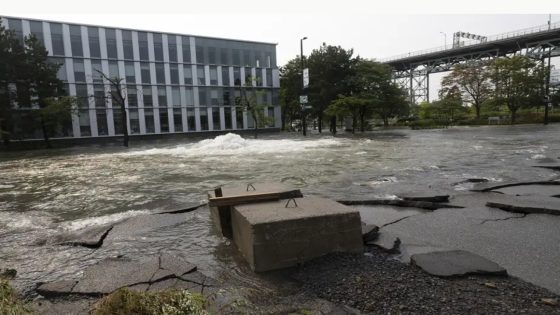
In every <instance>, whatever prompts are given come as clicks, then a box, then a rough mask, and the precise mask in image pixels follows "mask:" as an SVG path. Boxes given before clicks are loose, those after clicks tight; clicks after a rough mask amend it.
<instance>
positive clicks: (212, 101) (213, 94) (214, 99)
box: [210, 89, 220, 106]
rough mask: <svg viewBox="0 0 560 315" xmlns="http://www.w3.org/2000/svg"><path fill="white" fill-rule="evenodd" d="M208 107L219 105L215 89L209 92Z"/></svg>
mask: <svg viewBox="0 0 560 315" xmlns="http://www.w3.org/2000/svg"><path fill="white" fill-rule="evenodd" d="M210 105H212V106H216V105H220V99H219V98H218V90H217V89H212V90H210Z"/></svg>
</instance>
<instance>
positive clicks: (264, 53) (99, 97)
mask: <svg viewBox="0 0 560 315" xmlns="http://www.w3.org/2000/svg"><path fill="white" fill-rule="evenodd" d="M2 21H3V23H4V25H5V26H6V27H7V28H8V29H11V30H14V31H15V32H16V34H17V35H18V37H21V38H22V40H23V38H24V36H28V35H30V34H33V35H35V36H36V37H37V38H38V39H39V41H40V42H42V43H44V44H45V47H48V49H49V50H50V51H49V52H48V54H49V61H51V62H53V63H57V64H60V65H61V67H60V69H59V72H58V76H59V78H60V79H61V80H63V81H64V83H65V84H66V86H67V91H68V94H69V95H72V96H77V97H78V98H79V108H78V111H76V113H75V114H74V115H73V116H72V122H71V126H67V128H68V129H69V131H68V130H66V131H64V132H61V133H60V136H61V137H95V136H114V135H119V134H122V133H123V130H124V128H129V133H130V134H132V135H141V134H153V133H169V132H175V133H183V132H198V131H213V130H214V131H219V130H230V129H243V128H244V127H249V128H250V127H252V119H250V115H249V114H248V113H246V112H244V111H243V110H242V108H236V104H235V97H236V96H239V95H241V93H240V90H241V88H242V86H244V87H245V88H246V89H247V90H248V91H247V92H248V93H247V94H248V95H254V94H255V93H254V91H255V89H257V88H258V89H259V91H260V92H259V93H258V94H264V95H266V96H265V97H264V98H263V99H261V100H259V101H262V102H264V103H266V104H268V107H266V108H264V114H265V115H267V116H269V117H275V118H276V115H279V113H280V109H279V105H278V103H277V98H274V97H273V96H274V95H275V93H276V94H277V91H278V89H279V79H278V69H277V67H276V46H275V44H268V43H259V42H245V41H238V40H229V39H218V38H207V37H197V36H190V35H177V34H165V33H156V32H148V31H136V30H129V29H115V28H107V27H103V26H91V25H76V24H66V23H62V22H50V21H38V20H28V19H19V18H7V19H6V18H3V19H2ZM101 73H103V74H104V75H106V76H107V77H110V78H119V79H122V80H123V90H124V94H125V96H126V102H125V103H126V105H125V106H126V110H127V112H128V113H127V118H128V122H127V124H124V123H123V120H122V119H123V117H124V116H123V115H122V112H121V109H120V106H118V105H117V104H115V103H114V101H113V100H112V99H111V97H110V94H109V92H108V91H111V90H112V89H113V88H112V87H111V86H110V84H109V82H108V81H107V80H104V79H103V75H102V74H101ZM261 92H262V93H261ZM271 95H272V96H271ZM16 117H21V119H28V118H26V117H28V116H26V115H24V114H23V112H22V114H21V115H16ZM244 123H245V125H246V126H244ZM279 123H280V122H279V119H278V121H275V122H274V123H273V124H272V125H271V127H279ZM16 124H17V122H16ZM28 124H32V122H28V121H22V122H21V123H20V124H19V126H18V128H20V129H22V128H23V127H22V126H27V125H28ZM25 129H27V128H25ZM26 132H27V134H28V135H27V137H28V138H40V132H39V133H36V132H33V131H32V130H28V131H26Z"/></svg>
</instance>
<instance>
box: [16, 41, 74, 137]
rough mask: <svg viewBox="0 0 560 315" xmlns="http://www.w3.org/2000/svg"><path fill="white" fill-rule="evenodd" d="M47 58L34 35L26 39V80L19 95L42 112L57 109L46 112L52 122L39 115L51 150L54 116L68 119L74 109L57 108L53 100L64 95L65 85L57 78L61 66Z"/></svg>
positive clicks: (43, 48)
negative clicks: (50, 137)
mask: <svg viewBox="0 0 560 315" xmlns="http://www.w3.org/2000/svg"><path fill="white" fill-rule="evenodd" d="M47 56H48V52H47V50H46V49H45V47H44V46H43V44H41V43H40V42H39V40H37V38H36V37H35V36H34V35H31V36H30V37H28V38H26V39H25V67H24V68H23V69H21V71H23V72H24V76H25V79H24V80H23V81H24V84H23V85H22V86H21V87H23V90H21V89H19V88H18V94H20V93H21V94H22V95H24V96H25V98H27V99H28V100H31V101H32V103H35V105H37V106H38V107H39V109H40V110H42V109H45V108H46V107H47V106H51V107H52V109H56V110H52V109H49V110H46V112H48V113H50V115H49V116H50V117H49V118H50V122H46V121H45V119H44V118H45V115H43V114H40V115H39V122H40V125H41V130H42V132H43V139H44V140H45V145H46V147H47V148H50V147H51V145H50V142H49V136H50V131H51V129H52V128H50V127H52V126H50V127H49V126H47V125H48V124H51V123H52V122H54V121H55V119H54V118H53V117H52V114H54V113H56V114H59V115H62V116H66V117H68V116H69V115H70V111H71V110H72V107H71V106H70V107H68V106H55V104H56V101H53V100H52V99H53V98H56V97H57V96H59V95H61V94H62V90H63V88H62V87H63V85H62V81H61V80H59V79H58V78H57V72H58V69H59V68H60V65H57V64H53V63H50V62H49V61H48V60H47ZM22 92H23V93H22ZM26 92H29V93H26ZM60 104H64V105H67V104H70V105H72V104H73V103H72V102H68V101H66V100H65V101H63V102H61V103H60ZM62 110H66V111H62ZM56 121H58V119H57V120H56Z"/></svg>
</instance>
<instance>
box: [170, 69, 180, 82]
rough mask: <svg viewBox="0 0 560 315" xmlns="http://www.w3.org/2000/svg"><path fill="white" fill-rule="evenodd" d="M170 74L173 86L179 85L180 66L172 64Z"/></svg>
mask: <svg viewBox="0 0 560 315" xmlns="http://www.w3.org/2000/svg"><path fill="white" fill-rule="evenodd" d="M169 74H170V77H171V84H179V66H178V65H176V64H170V65H169Z"/></svg>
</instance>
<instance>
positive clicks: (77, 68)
mask: <svg viewBox="0 0 560 315" xmlns="http://www.w3.org/2000/svg"><path fill="white" fill-rule="evenodd" d="M74 81H75V82H86V72H85V70H84V61H83V60H77V59H74Z"/></svg>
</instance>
